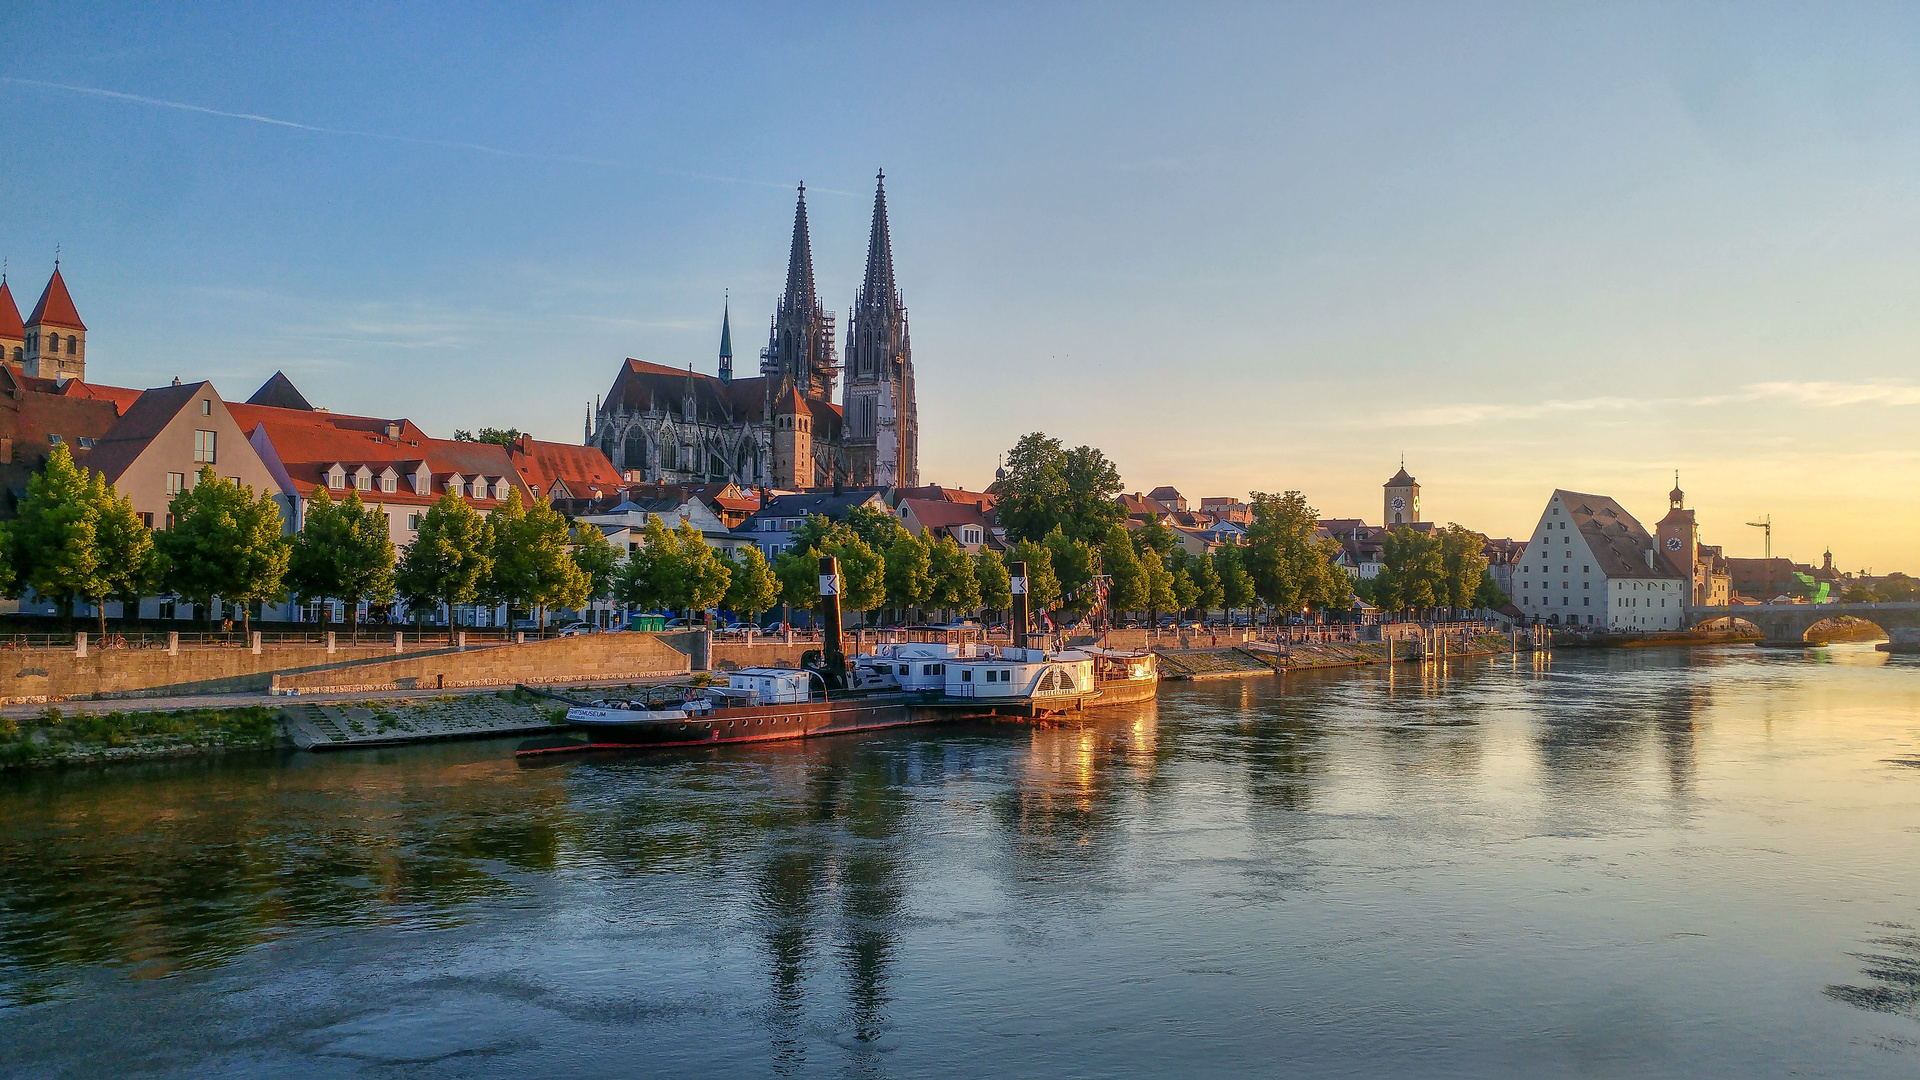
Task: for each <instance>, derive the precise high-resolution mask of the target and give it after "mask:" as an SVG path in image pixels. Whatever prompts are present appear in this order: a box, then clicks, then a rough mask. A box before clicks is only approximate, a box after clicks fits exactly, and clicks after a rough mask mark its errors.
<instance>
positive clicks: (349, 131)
mask: <svg viewBox="0 0 1920 1080" xmlns="http://www.w3.org/2000/svg"><path fill="white" fill-rule="evenodd" d="M0 82H8V83H16V84H18V85H21V86H38V87H41V88H42V89H46V90H64V91H66V92H67V93H70V94H86V95H87V96H89V97H97V98H106V99H107V100H109V101H131V102H133V103H134V104H136V105H152V106H154V107H155V108H160V109H178V110H180V111H181V112H190V113H200V114H202V115H205V116H220V117H225V118H226V119H228V120H248V121H251V122H253V123H256V124H271V125H273V126H274V127H283V128H292V129H293V130H294V131H311V132H313V133H315V134H316V135H346V136H350V137H353V138H358V139H380V140H383V141H385V142H398V143H411V144H413V145H415V146H438V147H443V148H445V149H449V150H471V151H473V152H474V153H477V154H491V155H493V156H494V157H506V158H521V159H523V160H527V161H558V162H564V163H566V164H569V165H610V166H614V167H630V166H625V165H623V163H621V162H618V161H607V160H606V159H604V158H591V157H581V156H574V155H567V154H529V153H526V152H524V151H520V150H502V149H501V148H499V147H497V146H487V145H485V144H483V143H470V142H459V141H457V140H453V139H420V138H415V137H413V136H411V135H388V134H386V133H384V132H379V131H357V130H355V129H353V128H332V127H320V126H318V125H316V124H302V123H299V122H298V121H294V120H282V119H280V118H279V117H277V116H262V115H260V114H259V113H244V112H228V111H226V110H224V109H210V108H208V107H206V106H205V105H194V104H191V103H189V102H185V101H169V100H167V99H166V98H154V97H142V96H141V95H139V94H123V93H121V92H120V91H118V90H105V89H102V88H100V87H98V86H74V85H72V84H70V83H57V82H44V81H42V80H40V79H19V78H14V77H12V76H7V75H0ZM638 168H643V169H646V170H647V171H649V172H653V173H659V174H661V175H665V176H684V177H686V178H688V179H690V180H710V181H713V182H715V183H721V184H747V185H750V186H753V187H769V188H782V189H786V188H791V187H792V186H793V185H792V184H783V183H778V182H774V181H769V180H748V179H744V178H741V177H735V176H713V175H709V174H706V173H694V172H685V171H683V170H680V169H663V168H660V167H659V166H657V165H641V166H638ZM807 190H809V191H816V192H820V193H822V194H826V195H844V196H855V195H858V194H860V193H859V192H855V191H841V190H839V189H838V188H824V187H815V188H808V189H807Z"/></svg>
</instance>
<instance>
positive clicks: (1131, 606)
mask: <svg viewBox="0 0 1920 1080" xmlns="http://www.w3.org/2000/svg"><path fill="white" fill-rule="evenodd" d="M1100 572H1101V573H1102V574H1105V575H1106V576H1107V610H1108V611H1110V612H1112V613H1113V615H1115V616H1118V615H1120V614H1122V613H1124V612H1129V611H1141V610H1144V609H1145V608H1146V606H1147V601H1148V600H1149V599H1150V598H1151V597H1150V595H1149V593H1148V591H1147V589H1148V584H1147V572H1146V568H1145V567H1143V566H1142V565H1141V564H1140V556H1138V555H1136V554H1134V550H1133V538H1132V537H1131V536H1129V535H1127V530H1126V527H1125V526H1122V525H1113V526H1110V527H1109V528H1108V529H1107V538H1106V541H1105V542H1104V543H1102V544H1101V545H1100Z"/></svg>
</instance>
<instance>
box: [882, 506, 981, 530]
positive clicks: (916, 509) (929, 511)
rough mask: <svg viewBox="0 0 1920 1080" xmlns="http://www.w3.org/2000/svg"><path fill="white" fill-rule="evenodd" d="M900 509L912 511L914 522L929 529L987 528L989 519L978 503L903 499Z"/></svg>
mask: <svg viewBox="0 0 1920 1080" xmlns="http://www.w3.org/2000/svg"><path fill="white" fill-rule="evenodd" d="M900 509H902V510H907V511H910V512H911V513H912V514H913V520H915V521H917V522H919V523H920V525H921V527H923V528H928V529H939V528H945V527H946V526H949V525H978V526H980V527H981V528H982V529H985V528H986V527H987V519H986V516H985V515H984V514H982V513H981V512H980V506H979V504H978V503H960V502H947V501H946V500H944V499H902V500H900Z"/></svg>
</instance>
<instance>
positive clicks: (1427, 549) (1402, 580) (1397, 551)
mask: <svg viewBox="0 0 1920 1080" xmlns="http://www.w3.org/2000/svg"><path fill="white" fill-rule="evenodd" d="M1380 561H1381V569H1380V573H1379V574H1378V575H1376V577H1375V582H1374V591H1375V595H1376V596H1377V597H1378V598H1379V599H1378V601H1377V602H1378V604H1379V606H1380V607H1381V608H1382V609H1383V610H1387V611H1425V610H1428V609H1430V608H1434V607H1439V606H1440V605H1441V604H1442V603H1443V602H1444V601H1445V599H1446V596H1445V591H1444V590H1445V588H1446V584H1445V578H1446V562H1445V559H1444V556H1443V555H1442V553H1441V550H1440V538H1439V537H1438V536H1436V535H1434V534H1431V533H1422V532H1415V531H1414V530H1412V529H1409V528H1404V527H1403V528H1397V529H1393V530H1391V531H1389V532H1388V533H1387V535H1386V536H1385V537H1384V538H1383V539H1382V541H1381V556H1380Z"/></svg>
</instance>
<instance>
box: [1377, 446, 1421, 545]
mask: <svg viewBox="0 0 1920 1080" xmlns="http://www.w3.org/2000/svg"><path fill="white" fill-rule="evenodd" d="M1382 486H1383V487H1385V488H1386V489H1387V490H1386V495H1385V498H1384V500H1383V502H1382V505H1381V514H1380V521H1381V524H1383V525H1385V526H1386V527H1387V528H1389V529H1391V528H1393V527H1394V526H1396V525H1413V524H1417V523H1418V522H1419V521H1420V481H1418V480H1415V479H1414V478H1413V477H1411V476H1408V475H1407V462H1406V459H1405V458H1402V459H1401V460H1400V471H1399V472H1397V473H1394V474H1393V478H1392V479H1390V480H1388V481H1387V482H1386V483H1385V484H1383V485H1382Z"/></svg>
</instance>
